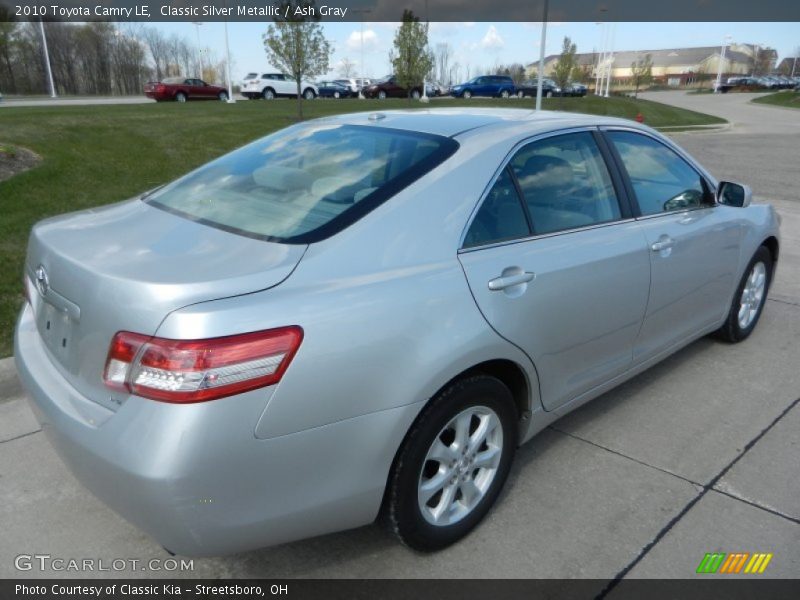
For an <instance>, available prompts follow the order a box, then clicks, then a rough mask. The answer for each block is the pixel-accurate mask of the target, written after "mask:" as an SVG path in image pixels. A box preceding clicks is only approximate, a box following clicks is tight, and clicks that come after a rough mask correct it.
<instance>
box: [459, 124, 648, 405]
mask: <svg viewBox="0 0 800 600" xmlns="http://www.w3.org/2000/svg"><path fill="white" fill-rule="evenodd" d="M459 259H460V261H461V264H462V266H463V268H464V272H465V274H466V276H467V280H468V282H469V286H470V289H471V291H472V294H473V296H474V298H475V300H476V302H477V303H478V306H479V307H480V309H481V312H482V313H483V315H484V317H485V318H486V320H487V321H488V322H489V324H490V325H491V326H492V327H493V328H494V329H495V330H496V331H497V332H498V333H499V334H500V335H501V336H503V337H504V338H506V339H507V340H509V341H510V342H511V343H513V344H514V345H516V346H518V347H519V348H521V349H522V350H523V351H525V352H526V353H527V354H528V356H529V357H530V358H531V359H532V360H533V362H534V364H535V365H536V369H537V372H538V375H539V383H540V392H541V398H542V402H543V404H544V406H545V408H546V409H547V410H552V409H555V408H557V407H558V406H560V405H562V404H564V403H565V402H568V401H569V400H571V399H573V398H575V397H577V396H579V395H581V394H582V393H584V392H586V391H588V390H590V389H592V388H594V387H596V386H597V385H599V384H601V383H603V382H605V381H607V380H609V379H611V378H612V377H614V376H615V375H617V374H619V373H621V372H623V371H624V370H626V369H627V368H628V367H629V366H630V364H631V361H632V350H633V343H634V340H635V339H636V335H637V333H638V331H639V327H640V326H641V322H642V319H643V317H644V312H645V307H646V304H647V293H648V287H649V280H650V263H649V256H648V250H647V245H646V241H645V238H644V236H643V234H642V231H641V229H640V228H639V227H638V225H637V224H636V223H635V221H634V220H633V219H632V218H631V212H630V207H629V206H628V204H627V201H626V199H625V195H624V192H623V190H622V184H621V182H620V179H619V178H618V176H617V175H616V174H615V172H613V171H610V170H609V168H608V166H607V161H606V158H605V157H604V152H603V151H602V150H601V146H600V145H599V144H598V140H597V134H596V132H592V131H589V130H583V131H573V132H570V133H562V134H559V135H554V136H550V137H545V138H542V139H538V140H536V141H532V142H530V143H528V144H527V145H524V146H523V147H521V148H520V149H518V150H517V151H516V152H515V153H514V154H513V156H512V157H511V159H510V162H509V163H508V165H507V166H506V167H505V168H504V169H503V170H502V171H501V172H500V173H499V174H498V175H497V178H496V180H495V182H494V183H493V184H492V186H491V187H490V189H489V191H488V192H487V194H486V196H485V197H484V199H483V201H482V204H481V205H480V207H479V208H478V210H477V211H476V213H475V215H474V217H473V220H472V222H471V223H470V225H469V227H468V229H467V233H466V234H465V239H464V243H463V247H462V249H461V250H460V251H459Z"/></svg>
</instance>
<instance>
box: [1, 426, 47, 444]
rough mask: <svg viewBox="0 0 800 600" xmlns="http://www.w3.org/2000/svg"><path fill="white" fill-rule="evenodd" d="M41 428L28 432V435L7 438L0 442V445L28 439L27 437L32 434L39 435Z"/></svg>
mask: <svg viewBox="0 0 800 600" xmlns="http://www.w3.org/2000/svg"><path fill="white" fill-rule="evenodd" d="M41 431H42V430H41V428H39V429H37V430H36V431H29V432H28V433H23V434H21V435H18V436H16V437H12V438H8V439H7V440H0V444H7V443H8V442H13V441H14V440H21V439H22V438H24V437H28V436H29V435H33V434H34V433H41Z"/></svg>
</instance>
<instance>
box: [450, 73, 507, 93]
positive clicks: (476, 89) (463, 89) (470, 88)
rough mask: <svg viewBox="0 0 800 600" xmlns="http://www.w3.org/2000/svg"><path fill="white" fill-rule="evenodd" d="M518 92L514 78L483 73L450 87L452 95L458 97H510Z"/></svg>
mask: <svg viewBox="0 0 800 600" xmlns="http://www.w3.org/2000/svg"><path fill="white" fill-rule="evenodd" d="M516 92H517V88H516V86H515V85H514V80H513V79H511V77H508V76H507V75H481V76H480V77H474V78H473V79H470V80H469V81H467V82H466V83H459V84H458V85H454V86H453V87H452V88H450V95H451V96H455V97H456V98H472V97H473V96H489V97H491V98H496V97H498V96H500V97H502V98H508V97H509V96H513V95H514V94H516Z"/></svg>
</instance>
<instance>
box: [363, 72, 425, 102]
mask: <svg viewBox="0 0 800 600" xmlns="http://www.w3.org/2000/svg"><path fill="white" fill-rule="evenodd" d="M363 94H364V96H366V97H367V98H379V99H381V100H383V99H384V98H408V97H409V96H410V97H412V98H414V99H417V98H419V97H420V96H422V86H415V87H412V88H411V89H410V90H409V89H407V88H404V87H401V86H400V85H398V83H397V78H396V77H395V76H394V75H389V76H388V77H384V78H383V79H381V80H379V81H376V82H375V83H373V84H372V85H368V86H367V87H365V88H364V91H363Z"/></svg>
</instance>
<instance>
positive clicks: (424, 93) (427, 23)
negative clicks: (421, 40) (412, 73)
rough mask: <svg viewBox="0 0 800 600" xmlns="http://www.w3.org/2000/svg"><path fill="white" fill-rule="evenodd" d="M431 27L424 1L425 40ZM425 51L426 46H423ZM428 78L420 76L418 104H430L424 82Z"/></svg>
mask: <svg viewBox="0 0 800 600" xmlns="http://www.w3.org/2000/svg"><path fill="white" fill-rule="evenodd" d="M430 27H431V20H430V19H429V18H428V0H425V40H426V41H427V39H428V32H429V31H430ZM425 46H426V49H427V44H426V45H425ZM427 78H428V74H427V73H425V75H423V76H422V97H421V98H420V99H419V101H420V102H424V103H427V102H430V100H429V99H428V86H427V85H426V82H425V80H426V79H427Z"/></svg>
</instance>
